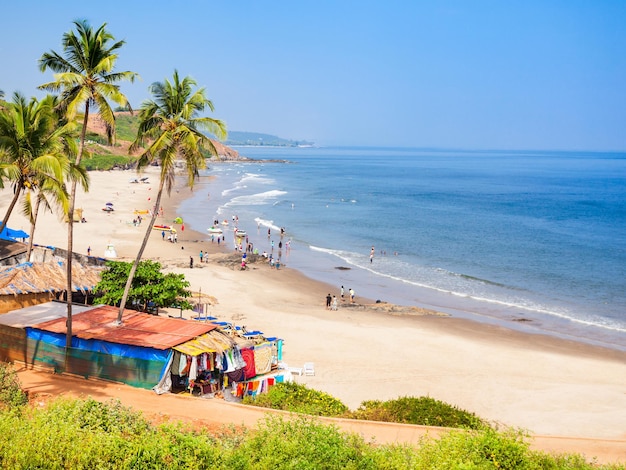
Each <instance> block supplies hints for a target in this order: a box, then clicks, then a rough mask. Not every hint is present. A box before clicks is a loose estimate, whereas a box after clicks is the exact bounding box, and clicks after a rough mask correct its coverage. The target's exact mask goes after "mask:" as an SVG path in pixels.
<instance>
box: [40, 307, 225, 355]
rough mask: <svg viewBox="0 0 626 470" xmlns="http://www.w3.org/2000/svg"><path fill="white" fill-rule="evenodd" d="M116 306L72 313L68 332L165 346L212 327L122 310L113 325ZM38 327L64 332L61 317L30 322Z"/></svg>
mask: <svg viewBox="0 0 626 470" xmlns="http://www.w3.org/2000/svg"><path fill="white" fill-rule="evenodd" d="M118 311H119V309H118V308H116V307H111V306H109V305H104V306H100V307H95V308H93V309H91V310H88V311H86V312H81V313H78V314H76V315H73V316H72V335H74V336H76V337H78V338H82V339H95V340H102V341H110V342H112V343H118V344H128V345H132V346H142V347H151V348H155V349H169V348H172V347H174V346H177V345H179V344H182V343H184V342H186V341H190V340H192V339H194V338H196V337H198V336H200V335H203V334H205V333H208V332H209V331H211V330H214V329H215V328H216V326H215V325H212V324H211V323H202V322H195V321H188V320H182V319H180V318H167V317H159V316H154V315H149V314H147V313H141V312H136V311H134V310H125V312H124V318H123V325H119V326H118V325H116V324H115V323H116V321H117V314H118ZM34 326H35V328H38V329H40V330H44V331H49V332H52V333H65V332H66V331H67V330H66V326H65V318H60V319H57V320H51V321H47V322H44V323H39V324H37V325H34Z"/></svg>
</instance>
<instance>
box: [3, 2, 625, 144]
mask: <svg viewBox="0 0 626 470" xmlns="http://www.w3.org/2000/svg"><path fill="white" fill-rule="evenodd" d="M0 13H1V16H2V28H0V89H1V90H3V91H4V92H5V97H10V95H11V94H12V93H13V92H14V91H20V92H22V93H23V94H25V95H26V96H32V95H36V96H39V95H40V92H38V91H37V90H36V86H37V85H39V84H41V83H44V82H46V81H50V80H51V79H52V75H51V74H50V73H46V74H42V73H40V72H39V70H38V66H37V61H38V59H39V58H40V57H41V54H42V53H43V52H46V51H49V50H56V51H58V52H61V46H60V44H61V36H62V35H63V33H64V32H66V31H69V30H70V29H72V28H73V25H72V21H73V20H77V19H87V20H89V22H90V23H91V24H92V26H94V27H99V26H100V25H101V24H102V23H104V22H106V23H107V25H108V29H109V31H110V32H111V33H112V34H113V35H114V36H115V38H116V39H118V40H120V39H124V40H125V41H126V45H125V46H124V47H123V48H122V49H121V51H120V59H119V61H118V66H117V70H120V71H121V70H132V71H135V72H137V73H139V74H140V75H141V77H142V80H141V81H139V82H135V84H132V85H130V84H129V85H124V86H123V87H122V89H123V91H124V92H125V93H126V95H127V96H128V97H129V99H130V100H131V104H132V105H133V107H135V108H138V107H139V105H140V104H141V101H142V100H144V99H146V98H148V97H149V92H148V86H149V85H150V84H151V83H153V82H155V81H162V80H163V79H165V78H166V77H167V78H169V77H171V76H172V73H173V71H174V69H175V68H176V69H178V70H179V73H180V74H181V75H183V76H185V75H190V76H192V77H193V78H195V79H196V81H197V82H198V84H199V85H201V86H204V87H206V89H207V95H208V97H209V98H210V99H212V100H213V102H214V104H215V108H216V109H215V113H213V114H212V116H213V117H216V118H219V119H222V120H224V121H225V122H226V123H227V126H228V128H229V129H231V130H237V131H250V132H262V133H268V134H274V135H278V136H280V137H283V138H287V139H306V140H312V141H315V142H316V144H318V145H364V146H405V147H407V146H412V147H443V148H467V149H557V150H618V151H624V150H626V1H623V0H618V1H612V0H585V1H578V0H562V1H559V0H526V1H515V0H513V1H500V0H491V1H488V0H475V1H467V0H456V1H429V2H426V1H410V0H405V1H397V0H391V1H384V2H383V1H378V2H375V1H369V0H360V1H339V0H338V1H327V0H316V1H305V0H301V1H293V0H291V1H281V0H274V1H267V2H261V1H248V0H240V1H209V0H187V1H180V2H179V1H173V0H169V1H163V0H154V1H150V2H147V1H139V0H127V1H124V2H122V1H119V0H110V1H107V2H90V1H84V0H81V1H74V0H61V1H57V2H50V1H48V0H46V1H34V0H22V1H19V2H18V1H12V2H2V4H1V5H0Z"/></svg>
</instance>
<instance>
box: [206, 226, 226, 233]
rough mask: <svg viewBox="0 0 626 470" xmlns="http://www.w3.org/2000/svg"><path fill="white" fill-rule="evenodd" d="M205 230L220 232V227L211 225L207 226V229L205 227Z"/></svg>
mask: <svg viewBox="0 0 626 470" xmlns="http://www.w3.org/2000/svg"><path fill="white" fill-rule="evenodd" d="M206 230H207V232H209V233H222V229H221V228H219V227H215V226H213V227H209V228H208V229H206Z"/></svg>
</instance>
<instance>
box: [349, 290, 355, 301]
mask: <svg viewBox="0 0 626 470" xmlns="http://www.w3.org/2000/svg"><path fill="white" fill-rule="evenodd" d="M349 292H350V303H354V289H350V290H349Z"/></svg>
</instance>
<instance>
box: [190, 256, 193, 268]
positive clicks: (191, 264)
mask: <svg viewBox="0 0 626 470" xmlns="http://www.w3.org/2000/svg"><path fill="white" fill-rule="evenodd" d="M189 267H190V268H193V256H190V257H189Z"/></svg>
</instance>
